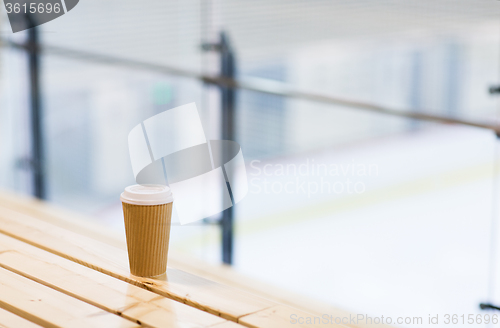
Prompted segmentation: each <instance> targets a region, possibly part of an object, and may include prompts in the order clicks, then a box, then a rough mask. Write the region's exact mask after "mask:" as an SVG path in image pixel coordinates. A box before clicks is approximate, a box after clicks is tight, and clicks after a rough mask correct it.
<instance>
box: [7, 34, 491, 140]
mask: <svg viewBox="0 0 500 328" xmlns="http://www.w3.org/2000/svg"><path fill="white" fill-rule="evenodd" d="M0 45H2V46H5V45H7V46H10V47H13V48H17V49H25V50H27V46H26V45H24V44H19V43H15V42H10V41H7V42H5V41H2V42H0ZM40 50H41V51H42V52H43V53H45V54H50V55H56V56H61V57H65V58H70V59H76V60H82V61H88V62H94V63H100V64H106V65H114V66H123V67H127V68H133V69H140V70H149V71H152V72H156V73H162V74H167V75H175V76H181V77H187V78H192V79H197V80H200V81H202V82H204V83H208V84H213V85H218V86H224V87H229V88H234V89H242V90H249V91H255V92H260V93H266V94H271V95H276V96H282V97H287V98H296V99H304V100H309V101H313V102H321V103H326V104H331V105H337V106H342V107H348V108H355V109H360V110H365V111H370V112H374V113H379V114H385V115H390V116H398V117H404V118H410V119H415V120H421V121H430V122H438V123H444V124H459V125H466V126H473V127H478V128H484V129H488V130H492V131H495V133H496V134H500V125H498V124H496V123H493V122H492V123H490V122H481V121H473V120H466V119H459V118H454V117H447V116H441V115H435V114H430V113H426V111H423V110H420V109H419V110H414V111H410V110H409V109H397V108H390V107H385V106H380V105H376V104H372V103H367V102H362V101H356V100H350V99H343V98H337V97H333V96H331V95H328V94H322V93H315V92H307V91H303V90H298V89H296V88H294V87H293V86H291V85H289V84H286V83H283V82H278V81H273V80H268V79H261V78H243V79H230V78H224V77H221V76H210V75H204V74H201V73H197V72H194V71H190V70H186V69H180V68H176V67H171V66H166V65H158V64H152V63H148V62H143V61H137V60H132V59H125V58H118V57H113V56H108V55H102V54H96V53H90V52H86V51H82V50H74V49H68V48H62V47H58V46H50V45H44V46H42V47H41V49H40Z"/></svg>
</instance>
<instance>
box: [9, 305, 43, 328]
mask: <svg viewBox="0 0 500 328" xmlns="http://www.w3.org/2000/svg"><path fill="white" fill-rule="evenodd" d="M40 327H41V326H39V325H37V324H35V323H33V322H31V321H28V320H26V319H24V318H21V317H20V316H17V315H15V314H14V313H11V312H9V311H7V310H4V309H1V308H0V328H40Z"/></svg>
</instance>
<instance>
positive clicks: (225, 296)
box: [0, 193, 355, 328]
mask: <svg viewBox="0 0 500 328" xmlns="http://www.w3.org/2000/svg"><path fill="white" fill-rule="evenodd" d="M65 215H67V214H64V212H57V211H54V210H47V207H46V205H45V204H44V203H41V202H38V201H35V200H31V199H24V198H19V197H16V196H12V195H10V194H8V193H0V327H13V328H18V327H37V326H44V327H214V328H231V327H244V326H246V327H270V328H275V327H325V326H326V327H355V326H352V325H351V326H345V325H336V324H328V325H325V324H316V325H314V324H312V325H311V324H307V325H300V324H292V322H291V319H290V318H291V315H292V314H295V315H296V316H297V317H313V316H316V315H317V312H316V313H315V312H308V311H304V310H303V309H299V308H296V307H292V306H290V304H282V303H280V302H277V301H276V300H271V299H269V298H268V297H262V296H258V295H255V294H253V293H250V292H248V291H244V290H241V289H238V288H235V287H231V286H227V285H224V284H220V283H217V282H214V281H212V280H208V279H206V278H204V277H201V276H199V275H196V274H192V273H188V272H186V271H183V270H180V269H178V268H176V267H175V263H176V261H170V260H169V267H168V270H167V274H166V275H165V276H163V277H161V278H159V279H150V278H140V277H135V276H133V275H131V274H130V272H129V269H128V259H127V252H126V250H125V249H123V247H117V246H119V245H113V243H115V244H116V243H117V242H116V241H115V242H113V241H111V242H107V241H109V240H112V238H109V239H107V237H106V235H105V233H102V234H101V235H100V234H99V233H96V232H95V231H93V232H89V229H90V228H89V227H88V226H91V224H89V225H88V226H86V225H81V226H78V225H73V226H72V227H73V229H68V227H69V226H68V225H71V223H68V222H67V221H65V219H64V218H62V217H64V216H65ZM75 227H76V228H75ZM72 230H73V231H72ZM75 230H81V231H82V232H83V234H80V233H76V232H75ZM90 234H92V235H93V236H94V237H96V238H91V237H89V235H90ZM97 239H99V240H97Z"/></svg>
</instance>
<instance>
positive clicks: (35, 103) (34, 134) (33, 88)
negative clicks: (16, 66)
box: [26, 15, 46, 199]
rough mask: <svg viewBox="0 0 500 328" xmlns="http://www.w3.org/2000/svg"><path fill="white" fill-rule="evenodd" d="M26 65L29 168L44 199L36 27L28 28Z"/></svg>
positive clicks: (37, 194) (38, 56) (36, 194)
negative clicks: (29, 131) (27, 69)
mask: <svg viewBox="0 0 500 328" xmlns="http://www.w3.org/2000/svg"><path fill="white" fill-rule="evenodd" d="M31 19H32V18H31V16H30V15H26V20H27V24H28V25H31V26H33V25H34V24H32V22H31ZM26 48H27V49H28V66H29V80H30V107H31V108H30V114H31V115H30V119H31V149H32V150H31V151H32V154H31V156H32V157H31V169H32V172H33V194H34V196H35V197H37V198H39V199H45V196H46V195H45V179H44V178H45V177H44V167H43V160H44V158H43V140H42V136H43V133H42V132H43V130H42V122H41V120H42V113H41V97H40V42H39V35H38V28H37V27H32V28H30V29H28V40H27V47H26Z"/></svg>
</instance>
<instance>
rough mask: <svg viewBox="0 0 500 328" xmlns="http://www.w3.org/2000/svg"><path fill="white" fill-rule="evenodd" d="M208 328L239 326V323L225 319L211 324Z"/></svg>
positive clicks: (239, 327) (238, 327)
mask: <svg viewBox="0 0 500 328" xmlns="http://www.w3.org/2000/svg"><path fill="white" fill-rule="evenodd" d="M210 328H241V325H238V324H237V323H234V322H232V321H226V322H224V323H219V324H216V325H215V326H212V327H210Z"/></svg>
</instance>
